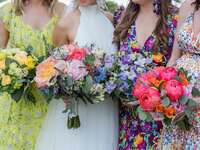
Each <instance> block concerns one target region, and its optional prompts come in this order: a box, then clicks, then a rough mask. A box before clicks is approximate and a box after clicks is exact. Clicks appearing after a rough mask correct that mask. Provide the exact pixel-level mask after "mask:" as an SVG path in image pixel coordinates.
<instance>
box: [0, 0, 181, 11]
mask: <svg viewBox="0 0 200 150" xmlns="http://www.w3.org/2000/svg"><path fill="white" fill-rule="evenodd" d="M9 1H11V0H0V7H1V6H2V5H4V3H7V2H9ZM60 1H61V2H64V3H66V4H69V3H70V1H71V0H60ZM128 1H129V0H107V6H108V9H109V11H111V12H113V11H114V10H115V9H116V8H117V7H118V6H121V5H123V6H126V5H127V4H128ZM173 1H174V3H175V5H177V6H180V3H181V2H183V1H184V0H173Z"/></svg>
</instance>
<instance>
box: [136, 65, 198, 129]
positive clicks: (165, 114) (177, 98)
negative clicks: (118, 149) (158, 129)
mask: <svg viewBox="0 0 200 150" xmlns="http://www.w3.org/2000/svg"><path fill="white" fill-rule="evenodd" d="M189 82H190V77H188V75H187V72H186V71H184V70H183V69H182V68H181V69H179V70H177V69H175V68H173V67H156V68H154V69H152V70H150V71H148V72H147V73H144V74H142V75H141V76H140V77H139V78H138V79H137V81H136V84H135V86H134V87H133V91H132V94H133V97H134V98H135V99H136V100H137V101H138V102H139V107H138V108H137V113H138V114H139V117H140V118H141V119H142V120H152V119H161V120H162V121H163V123H164V124H165V125H167V126H170V125H177V126H179V127H180V128H181V129H189V127H190V125H191V124H190V122H189V118H190V117H191V116H192V115H193V110H194V109H195V105H196V104H195V102H194V101H193V100H192V99H191V98H190V95H191V90H188V88H187V87H188V85H189Z"/></svg>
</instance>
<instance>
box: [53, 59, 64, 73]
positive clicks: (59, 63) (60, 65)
mask: <svg viewBox="0 0 200 150" xmlns="http://www.w3.org/2000/svg"><path fill="white" fill-rule="evenodd" d="M55 68H56V69H57V70H59V71H60V72H62V73H67V63H66V62H65V61H64V60H58V61H57V63H56V64H55Z"/></svg>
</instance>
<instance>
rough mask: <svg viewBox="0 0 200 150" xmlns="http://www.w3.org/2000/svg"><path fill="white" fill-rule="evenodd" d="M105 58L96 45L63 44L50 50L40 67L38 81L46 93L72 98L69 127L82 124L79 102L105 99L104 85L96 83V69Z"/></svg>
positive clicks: (37, 75)
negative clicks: (95, 47) (48, 55)
mask: <svg viewBox="0 0 200 150" xmlns="http://www.w3.org/2000/svg"><path fill="white" fill-rule="evenodd" d="M103 58H104V52H103V51H102V50H96V49H95V50H94V46H90V47H83V48H82V47H79V46H77V45H64V46H62V47H60V48H56V49H54V50H53V51H52V52H51V55H50V57H48V58H47V59H46V60H44V61H43V62H42V63H40V64H39V65H38V66H37V68H36V69H37V71H36V77H35V81H36V83H37V85H38V88H40V89H41V90H42V91H43V93H44V94H45V95H46V96H47V97H48V100H51V99H52V98H63V99H67V100H68V101H69V104H68V105H66V110H64V112H65V113H68V114H69V115H68V128H78V127H80V119H79V115H78V103H79V101H83V102H84V103H86V104H88V103H91V104H94V103H99V102H101V101H104V89H103V85H102V84H100V83H97V82H95V73H94V72H95V70H96V69H97V68H98V67H99V66H101V64H102V63H101V62H102V60H103Z"/></svg>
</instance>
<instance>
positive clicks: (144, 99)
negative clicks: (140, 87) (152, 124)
mask: <svg viewBox="0 0 200 150" xmlns="http://www.w3.org/2000/svg"><path fill="white" fill-rule="evenodd" d="M160 101H161V97H160V93H159V91H158V90H157V89H155V88H151V87H150V88H148V89H146V90H144V91H143V92H142V93H141V94H140V97H139V103H140V106H141V108H142V109H143V110H144V111H153V110H154V109H155V108H156V106H157V105H158V104H160Z"/></svg>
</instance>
